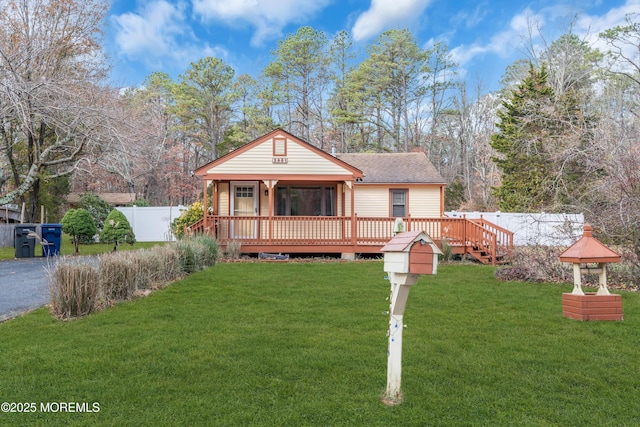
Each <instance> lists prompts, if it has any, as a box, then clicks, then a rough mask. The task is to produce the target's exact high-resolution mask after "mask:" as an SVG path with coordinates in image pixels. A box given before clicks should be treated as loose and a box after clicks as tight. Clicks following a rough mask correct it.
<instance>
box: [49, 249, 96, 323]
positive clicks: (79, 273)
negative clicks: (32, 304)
mask: <svg viewBox="0 0 640 427" xmlns="http://www.w3.org/2000/svg"><path fill="white" fill-rule="evenodd" d="M49 290H50V293H51V310H52V312H53V314H54V315H55V316H56V317H59V318H70V317H78V316H84V315H86V314H89V313H91V312H93V311H94V310H95V307H96V300H97V297H98V290H99V277H98V272H97V271H96V269H95V268H94V267H93V266H91V265H88V264H79V263H76V262H71V261H70V259H69V258H61V260H60V262H58V263H57V265H56V266H55V268H54V270H53V272H51V273H50V281H49Z"/></svg>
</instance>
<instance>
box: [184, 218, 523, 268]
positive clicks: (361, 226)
mask: <svg viewBox="0 0 640 427" xmlns="http://www.w3.org/2000/svg"><path fill="white" fill-rule="evenodd" d="M205 223H206V226H205ZM394 223H395V218H372V217H369V218H364V217H358V216H357V215H354V216H353V217H351V216H269V217H264V216H222V215H207V217H206V222H205V220H204V219H202V220H200V221H198V222H197V223H195V224H193V225H191V226H190V227H188V228H187V233H188V234H205V233H206V234H209V235H212V236H214V237H215V238H216V239H217V240H218V243H219V244H220V246H221V247H222V248H223V249H225V248H226V246H227V245H228V244H229V243H231V242H238V243H240V245H241V252H242V253H245V254H250V253H254V254H255V253H260V252H269V253H288V254H291V253H319V254H321V253H325V254H329V253H342V254H356V253H362V254H375V253H379V252H380V249H381V248H382V247H383V246H384V245H385V244H387V242H388V241H389V240H391V238H392V237H393V235H394ZM404 228H405V230H404V231H415V230H420V231H424V232H426V233H427V234H428V235H429V236H430V237H431V238H432V239H433V240H434V241H435V242H437V243H438V245H439V246H442V245H443V243H446V244H447V245H449V246H450V247H451V252H452V253H453V254H459V255H471V256H472V257H473V258H475V259H476V260H478V261H480V262H482V263H484V264H493V265H495V264H496V263H498V262H500V261H502V260H504V259H505V258H507V257H508V256H509V255H510V253H511V249H512V248H513V233H512V232H510V231H509V230H506V229H504V228H502V227H499V226H497V225H495V224H492V223H490V222H488V221H485V220H483V219H476V220H468V219H466V218H447V217H443V218H412V217H406V218H404Z"/></svg>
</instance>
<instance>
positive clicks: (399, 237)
mask: <svg viewBox="0 0 640 427" xmlns="http://www.w3.org/2000/svg"><path fill="white" fill-rule="evenodd" d="M381 251H382V252H384V271H385V272H386V273H387V274H388V276H389V281H390V282H391V295H390V298H389V299H390V308H389V332H388V337H389V343H388V351H387V389H386V391H385V394H384V397H383V401H384V403H386V404H388V405H396V404H398V403H400V402H401V401H402V393H401V391H400V380H401V374H402V329H403V324H402V319H403V317H404V308H405V305H406V303H407V297H408V296H409V290H410V289H411V286H413V285H415V284H416V282H417V281H418V278H419V277H420V275H421V274H436V271H437V268H438V254H442V252H441V251H440V249H439V248H438V246H437V245H436V244H435V243H434V242H433V240H431V237H429V236H428V235H427V234H426V233H425V232H424V231H408V232H405V233H398V234H396V235H395V236H394V237H393V239H391V240H389V242H388V243H387V244H386V245H385V246H384V247H383V248H382V249H381Z"/></svg>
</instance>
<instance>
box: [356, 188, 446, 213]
mask: <svg viewBox="0 0 640 427" xmlns="http://www.w3.org/2000/svg"><path fill="white" fill-rule="evenodd" d="M393 188H403V189H407V190H409V196H408V197H409V214H410V215H411V216H412V217H416V218H438V217H440V188H439V187H435V186H433V187H421V186H411V185H408V186H404V187H403V186H397V185H396V186H394V187H393ZM355 207H356V214H358V216H359V217H374V218H380V217H383V218H387V217H389V187H387V186H356V191H355ZM345 208H346V210H345V214H346V215H349V214H350V213H351V195H350V193H349V189H348V188H347V192H346V193H345Z"/></svg>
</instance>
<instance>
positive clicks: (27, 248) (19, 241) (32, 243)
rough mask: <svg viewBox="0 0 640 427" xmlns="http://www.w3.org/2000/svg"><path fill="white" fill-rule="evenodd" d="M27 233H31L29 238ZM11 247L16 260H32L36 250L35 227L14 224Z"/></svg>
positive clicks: (33, 225) (32, 225)
mask: <svg viewBox="0 0 640 427" xmlns="http://www.w3.org/2000/svg"><path fill="white" fill-rule="evenodd" d="M29 233H33V234H32V235H31V237H29ZM13 247H14V248H15V249H16V258H33V256H34V253H35V249H36V225H35V224H16V226H15V235H14V241H13Z"/></svg>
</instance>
